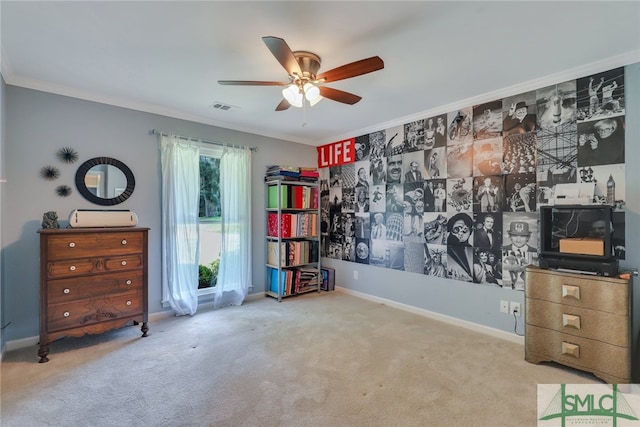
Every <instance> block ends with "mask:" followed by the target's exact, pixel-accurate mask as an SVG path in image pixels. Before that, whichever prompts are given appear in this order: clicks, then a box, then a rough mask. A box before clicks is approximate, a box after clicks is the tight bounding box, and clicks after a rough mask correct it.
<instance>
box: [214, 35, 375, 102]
mask: <svg viewBox="0 0 640 427" xmlns="http://www.w3.org/2000/svg"><path fill="white" fill-rule="evenodd" d="M262 40H263V41H264V43H265V44H266V45H267V48H269V50H270V51H271V53H272V54H273V56H275V57H276V59H277V60H278V62H279V63H280V64H281V65H282V67H284V69H285V70H286V71H287V74H288V75H289V81H288V82H266V81H253V80H218V83H219V84H221V85H238V86H286V87H285V88H284V89H283V91H282V95H283V96H284V99H283V100H282V101H281V102H280V104H278V106H277V107H276V111H283V110H286V109H287V108H289V107H290V106H292V105H293V106H294V107H302V106H303V104H304V102H305V100H306V101H308V102H309V104H310V105H311V106H313V105H315V104H317V103H318V102H319V101H320V100H321V99H322V98H323V97H324V98H328V99H331V100H333V101H338V102H342V103H344V104H349V105H353V104H355V103H356V102H358V101H360V100H361V99H362V97H360V96H358V95H354V94H353V93H349V92H345V91H343V90H339V89H333V88H330V87H327V86H324V84H325V83H330V82H335V81H338V80H344V79H349V78H351V77H356V76H361V75H363V74H367V73H371V72H373V71H378V70H381V69H383V68H384V62H383V61H382V59H380V57H378V56H372V57H371V58H366V59H361V60H360V61H356V62H352V63H349V64H345V65H342V66H340V67H337V68H334V69H332V70H329V71H325V72H324V73H321V74H317V73H318V70H320V62H321V61H320V57H319V56H318V55H316V54H314V53H311V52H306V51H302V50H299V51H295V52H293V51H292V50H291V49H290V48H289V45H287V42H285V41H284V39H281V38H278V37H271V36H267V37H263V38H262Z"/></svg>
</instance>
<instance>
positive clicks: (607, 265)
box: [539, 205, 618, 276]
mask: <svg viewBox="0 0 640 427" xmlns="http://www.w3.org/2000/svg"><path fill="white" fill-rule="evenodd" d="M539 218H540V227H539V229H540V266H541V267H551V268H563V269H568V270H581V271H585V272H588V273H591V274H601V275H605V276H613V275H616V274H617V268H618V260H617V257H616V255H615V252H614V250H613V207H612V206H610V205H554V206H541V207H540V217H539ZM600 241H601V242H602V243H599V242H600ZM576 248H577V249H576ZM593 248H596V249H597V250H596V251H595V253H593V252H594V251H593ZM590 252H591V253H590Z"/></svg>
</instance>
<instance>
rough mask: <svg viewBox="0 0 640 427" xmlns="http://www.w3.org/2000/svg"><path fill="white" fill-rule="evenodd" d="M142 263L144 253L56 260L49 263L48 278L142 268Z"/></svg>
mask: <svg viewBox="0 0 640 427" xmlns="http://www.w3.org/2000/svg"><path fill="white" fill-rule="evenodd" d="M142 265H143V256H142V254H139V255H121V256H113V257H109V258H85V259H71V260H63V261H54V262H50V263H48V264H47V279H49V280H51V279H57V278H62V277H77V276H86V275H89V274H101V273H106V272H113V271H123V270H135V269H138V268H141V267H142Z"/></svg>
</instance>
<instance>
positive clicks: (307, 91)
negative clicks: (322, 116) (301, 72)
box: [304, 82, 320, 106]
mask: <svg viewBox="0 0 640 427" xmlns="http://www.w3.org/2000/svg"><path fill="white" fill-rule="evenodd" d="M304 96H305V98H307V101H309V104H311V105H312V106H313V105H315V104H316V103H317V101H316V99H317V98H318V97H319V96H320V89H318V87H317V86H315V85H313V84H311V83H309V82H307V83H305V84H304ZM314 101H315V102H314Z"/></svg>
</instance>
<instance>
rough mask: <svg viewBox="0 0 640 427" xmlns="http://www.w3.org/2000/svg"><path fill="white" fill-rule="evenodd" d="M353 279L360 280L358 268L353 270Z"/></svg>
mask: <svg viewBox="0 0 640 427" xmlns="http://www.w3.org/2000/svg"><path fill="white" fill-rule="evenodd" d="M353 280H358V270H353Z"/></svg>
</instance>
